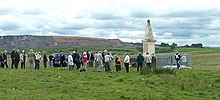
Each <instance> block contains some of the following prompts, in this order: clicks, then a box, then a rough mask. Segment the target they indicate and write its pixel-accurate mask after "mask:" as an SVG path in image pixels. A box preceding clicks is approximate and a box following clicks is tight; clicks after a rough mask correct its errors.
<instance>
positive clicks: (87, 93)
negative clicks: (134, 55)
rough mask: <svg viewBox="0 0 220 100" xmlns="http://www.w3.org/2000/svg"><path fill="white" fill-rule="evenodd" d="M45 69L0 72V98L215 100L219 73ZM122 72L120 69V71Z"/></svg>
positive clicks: (188, 70) (219, 86)
mask: <svg viewBox="0 0 220 100" xmlns="http://www.w3.org/2000/svg"><path fill="white" fill-rule="evenodd" d="M92 70H93V69H92V68H90V70H89V72H87V73H84V72H79V71H68V69H57V68H48V69H41V70H39V71H35V70H20V69H18V70H11V69H6V70H5V69H1V71H0V75H1V79H0V87H1V88H0V91H1V92H0V98H1V100H5V99H11V100H12V99H16V100H27V99H33V100H57V99H58V100H59V99H63V100H72V99H75V100H80V99H89V100H91V99H95V100H96V99H99V100H106V99H114V100H115V99H131V100H133V99H143V100H145V99H151V100H152V99H154V100H157V99H182V100H185V99H191V100H194V99H206V100H207V99H219V98H220V93H219V92H218V91H219V90H220V84H219V83H220V78H219V75H220V73H219V71H218V72H212V71H208V70H198V69H181V70H176V74H175V75H172V74H154V73H150V74H147V75H139V74H138V73H136V72H135V69H134V68H132V71H131V73H125V72H122V73H116V72H113V73H111V74H110V73H106V72H104V71H102V72H100V73H98V72H93V71H92ZM123 70H124V69H123Z"/></svg>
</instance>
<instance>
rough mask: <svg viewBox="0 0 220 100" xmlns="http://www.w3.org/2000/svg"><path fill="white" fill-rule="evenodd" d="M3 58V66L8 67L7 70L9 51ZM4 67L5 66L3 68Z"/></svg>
mask: <svg viewBox="0 0 220 100" xmlns="http://www.w3.org/2000/svg"><path fill="white" fill-rule="evenodd" d="M2 57H3V63H4V64H3V65H5V66H6V68H8V63H7V50H5V51H4V52H3V55H2ZM3 67H4V66H3Z"/></svg>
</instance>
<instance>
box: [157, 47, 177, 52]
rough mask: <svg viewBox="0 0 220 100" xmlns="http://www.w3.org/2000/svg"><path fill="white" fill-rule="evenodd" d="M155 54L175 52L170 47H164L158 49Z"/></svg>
mask: <svg viewBox="0 0 220 100" xmlns="http://www.w3.org/2000/svg"><path fill="white" fill-rule="evenodd" d="M155 52H156V53H168V52H173V50H171V48H169V47H163V48H156V49H155Z"/></svg>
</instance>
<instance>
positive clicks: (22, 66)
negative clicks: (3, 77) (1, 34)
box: [20, 50, 26, 69]
mask: <svg viewBox="0 0 220 100" xmlns="http://www.w3.org/2000/svg"><path fill="white" fill-rule="evenodd" d="M20 61H21V69H25V62H26V54H25V52H24V50H22V52H21V54H20Z"/></svg>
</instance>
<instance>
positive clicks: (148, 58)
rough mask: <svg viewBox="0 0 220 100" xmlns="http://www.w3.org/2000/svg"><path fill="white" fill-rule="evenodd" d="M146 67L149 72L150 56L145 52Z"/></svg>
mask: <svg viewBox="0 0 220 100" xmlns="http://www.w3.org/2000/svg"><path fill="white" fill-rule="evenodd" d="M144 60H145V63H146V66H147V68H148V70H149V71H151V65H152V56H151V55H150V54H149V53H148V52H147V53H146V56H145V57H144Z"/></svg>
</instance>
